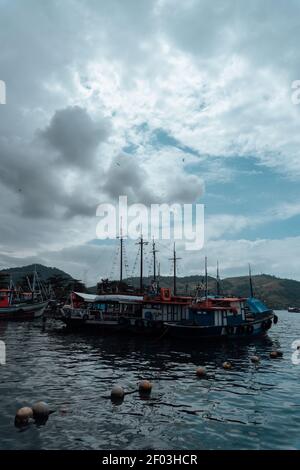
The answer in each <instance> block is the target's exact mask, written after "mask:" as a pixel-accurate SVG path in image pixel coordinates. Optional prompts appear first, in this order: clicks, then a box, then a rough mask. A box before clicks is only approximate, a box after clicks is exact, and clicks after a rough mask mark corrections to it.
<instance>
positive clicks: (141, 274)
mask: <svg viewBox="0 0 300 470" xmlns="http://www.w3.org/2000/svg"><path fill="white" fill-rule="evenodd" d="M136 245H140V247H141V258H140V291H141V292H143V266H144V260H143V255H144V245H148V242H145V241H144V239H143V234H141V238H140V241H139V242H138V243H136Z"/></svg>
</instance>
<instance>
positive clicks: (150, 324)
mask: <svg viewBox="0 0 300 470" xmlns="http://www.w3.org/2000/svg"><path fill="white" fill-rule="evenodd" d="M191 301H192V297H187V296H174V295H172V293H171V289H168V288H161V289H159V291H158V292H154V291H152V290H151V291H149V292H148V293H146V294H144V295H124V294H101V295H91V294H83V293H79V292H72V294H71V298H70V303H69V304H67V305H65V306H64V307H63V308H62V309H61V312H62V321H63V322H64V323H65V324H66V325H67V326H68V327H73V328H74V327H77V328H78V327H79V328H81V329H82V328H83V329H93V330H94V331H95V330H98V331H100V332H104V331H118V332H132V333H143V334H157V333H160V332H163V331H164V330H165V322H167V321H182V320H186V319H188V309H189V306H190V304H191Z"/></svg>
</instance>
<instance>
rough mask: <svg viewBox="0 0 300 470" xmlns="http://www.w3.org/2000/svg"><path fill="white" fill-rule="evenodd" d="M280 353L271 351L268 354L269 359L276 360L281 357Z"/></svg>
mask: <svg viewBox="0 0 300 470" xmlns="http://www.w3.org/2000/svg"><path fill="white" fill-rule="evenodd" d="M282 356H283V354H282V351H271V352H270V358H271V359H276V358H277V357H282Z"/></svg>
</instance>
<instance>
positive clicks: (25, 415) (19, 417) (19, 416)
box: [15, 406, 33, 426]
mask: <svg viewBox="0 0 300 470" xmlns="http://www.w3.org/2000/svg"><path fill="white" fill-rule="evenodd" d="M32 417H33V411H32V408H30V407H29V406H24V407H23V408H20V409H19V410H18V411H17V412H16V416H15V424H16V425H21V426H22V425H23V426H24V425H26V424H28V422H29V420H30V419H31V418H32Z"/></svg>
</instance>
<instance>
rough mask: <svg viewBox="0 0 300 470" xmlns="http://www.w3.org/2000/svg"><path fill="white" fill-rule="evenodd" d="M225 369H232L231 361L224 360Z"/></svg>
mask: <svg viewBox="0 0 300 470" xmlns="http://www.w3.org/2000/svg"><path fill="white" fill-rule="evenodd" d="M223 369H226V370H229V369H232V364H231V362H229V361H225V362H223Z"/></svg>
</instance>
